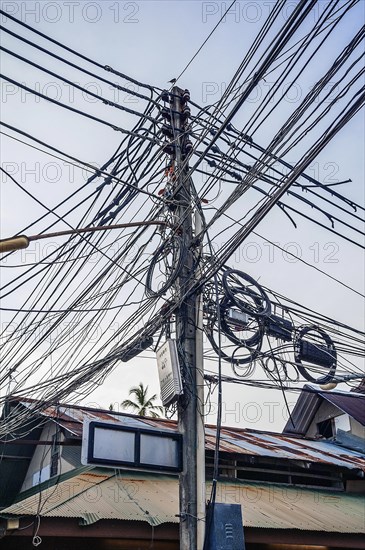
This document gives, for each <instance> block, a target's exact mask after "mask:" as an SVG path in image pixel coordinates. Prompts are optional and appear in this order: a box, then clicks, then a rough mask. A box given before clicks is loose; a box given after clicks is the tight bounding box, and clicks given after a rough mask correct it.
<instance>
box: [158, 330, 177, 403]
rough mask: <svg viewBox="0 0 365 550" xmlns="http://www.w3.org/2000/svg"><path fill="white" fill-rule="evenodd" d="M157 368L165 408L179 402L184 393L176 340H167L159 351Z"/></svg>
mask: <svg viewBox="0 0 365 550" xmlns="http://www.w3.org/2000/svg"><path fill="white" fill-rule="evenodd" d="M156 357H157V366H158V374H159V377H160V388H161V401H162V404H163V405H164V407H166V406H167V405H170V404H171V403H173V402H174V401H176V400H177V398H178V397H179V395H181V394H182V393H183V387H182V382H181V374H180V365H179V359H178V355H177V345H176V340H171V339H170V340H167V341H166V342H165V344H163V346H161V347H160V348H159V349H158V350H157V354H156Z"/></svg>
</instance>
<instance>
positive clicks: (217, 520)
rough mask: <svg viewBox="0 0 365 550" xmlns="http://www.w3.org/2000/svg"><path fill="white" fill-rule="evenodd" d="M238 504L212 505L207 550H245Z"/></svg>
mask: <svg viewBox="0 0 365 550" xmlns="http://www.w3.org/2000/svg"><path fill="white" fill-rule="evenodd" d="M245 548H246V547H245V542H244V537H243V525H242V512H241V505H240V504H221V503H219V502H218V503H216V504H215V505H214V510H213V517H212V523H211V529H210V537H209V550H245Z"/></svg>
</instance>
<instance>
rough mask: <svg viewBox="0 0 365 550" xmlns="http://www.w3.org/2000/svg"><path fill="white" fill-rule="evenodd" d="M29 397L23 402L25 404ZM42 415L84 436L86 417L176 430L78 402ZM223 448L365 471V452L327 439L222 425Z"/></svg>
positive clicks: (209, 440) (209, 441)
mask: <svg viewBox="0 0 365 550" xmlns="http://www.w3.org/2000/svg"><path fill="white" fill-rule="evenodd" d="M26 403H27V401H24V402H23V404H25V405H26ZM42 415H44V416H47V417H49V418H52V419H53V420H54V421H55V422H57V423H58V424H60V425H61V426H62V427H63V428H65V429H66V430H68V431H69V432H70V433H71V434H72V435H74V436H76V437H81V435H82V423H83V421H84V420H86V419H95V420H105V421H108V422H110V421H113V422H116V423H121V424H123V425H126V426H133V427H136V428H146V427H149V428H155V429H159V430H172V431H177V423H176V421H173V420H166V419H161V418H158V419H154V418H148V417H140V416H134V415H130V414H125V413H118V412H114V411H104V410H99V409H91V408H84V407H79V406H73V405H70V406H60V405H58V406H50V407H47V408H46V409H45V410H43V412H42ZM215 434H216V428H215V427H214V426H212V425H207V426H206V449H207V450H214V447H215ZM220 451H221V452H226V453H234V454H238V455H239V454H242V455H250V456H261V457H272V458H277V459H287V460H300V461H307V462H317V463H323V464H331V465H334V466H338V467H342V468H349V469H361V470H363V471H365V455H364V454H362V453H359V452H357V451H353V450H350V449H347V448H345V447H341V446H340V445H337V444H336V443H335V442H331V441H324V440H313V439H304V438H299V437H295V436H290V435H287V434H278V433H272V432H265V431H255V430H252V429H244V428H228V427H223V428H222V429H221V439H220Z"/></svg>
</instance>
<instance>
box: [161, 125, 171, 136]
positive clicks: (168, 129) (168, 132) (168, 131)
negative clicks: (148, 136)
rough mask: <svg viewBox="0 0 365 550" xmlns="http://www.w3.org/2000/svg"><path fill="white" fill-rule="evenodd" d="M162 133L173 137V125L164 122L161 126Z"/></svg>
mask: <svg viewBox="0 0 365 550" xmlns="http://www.w3.org/2000/svg"><path fill="white" fill-rule="evenodd" d="M161 133H162V135H164V136H167V137H172V128H171V126H168V125H167V124H164V125H163V126H161Z"/></svg>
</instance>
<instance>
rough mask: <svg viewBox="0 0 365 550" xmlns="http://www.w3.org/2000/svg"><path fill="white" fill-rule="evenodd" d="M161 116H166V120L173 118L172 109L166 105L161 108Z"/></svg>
mask: <svg viewBox="0 0 365 550" xmlns="http://www.w3.org/2000/svg"><path fill="white" fill-rule="evenodd" d="M161 116H162V118H166V120H171V113H170V110H169V109H167V108H166V107H163V108H162V109H161Z"/></svg>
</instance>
